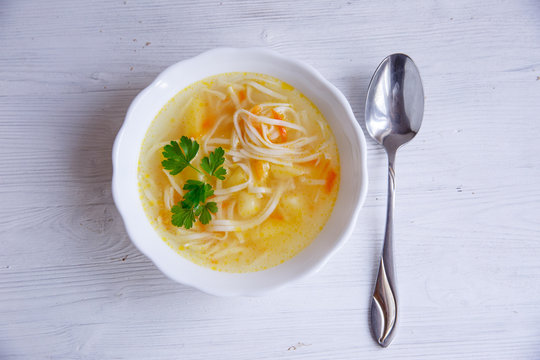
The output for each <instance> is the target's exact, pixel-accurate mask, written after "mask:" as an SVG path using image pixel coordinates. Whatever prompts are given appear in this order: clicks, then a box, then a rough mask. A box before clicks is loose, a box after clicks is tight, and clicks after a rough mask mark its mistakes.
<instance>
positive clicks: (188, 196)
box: [161, 136, 227, 229]
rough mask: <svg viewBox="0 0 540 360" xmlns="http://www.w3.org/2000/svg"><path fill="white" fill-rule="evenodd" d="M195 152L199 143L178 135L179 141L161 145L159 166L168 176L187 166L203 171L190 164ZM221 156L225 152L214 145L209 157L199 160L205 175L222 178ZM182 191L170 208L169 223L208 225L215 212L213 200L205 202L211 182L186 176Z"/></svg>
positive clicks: (222, 159)
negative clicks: (177, 200) (180, 197)
mask: <svg viewBox="0 0 540 360" xmlns="http://www.w3.org/2000/svg"><path fill="white" fill-rule="evenodd" d="M198 151H199V144H198V143H197V141H195V140H191V139H189V138H188V137H186V136H182V138H181V139H180V143H178V142H177V141H171V143H170V144H168V145H165V147H164V148H163V157H164V158H165V160H163V161H162V162H161V165H162V166H163V168H164V169H165V170H168V171H169V173H170V174H171V175H177V174H179V173H180V172H182V170H184V169H185V168H186V167H188V166H189V167H191V168H193V169H194V170H196V171H197V172H199V173H201V174H203V172H202V171H200V170H199V169H197V168H196V167H194V166H193V165H191V161H192V160H193V159H195V157H196V156H197V153H198ZM224 155H225V151H224V150H223V149H222V148H221V147H218V148H217V149H216V150H214V151H212V152H211V153H210V154H209V156H205V157H204V158H203V159H202V161H201V164H200V166H201V168H202V169H203V170H204V172H206V174H207V176H214V177H216V178H218V179H220V180H224V179H225V175H226V174H227V169H225V168H224V167H223V166H222V165H223V163H224V162H225V157H224ZM183 190H186V193H185V194H184V196H183V200H182V201H180V202H178V203H177V204H176V205H174V206H173V207H172V208H171V212H172V219H171V223H172V224H173V225H174V226H178V227H185V228H186V229H191V228H192V227H193V224H194V223H195V222H196V221H197V219H198V220H199V221H200V222H201V223H202V224H205V225H206V224H208V223H209V222H210V220H212V214H215V213H216V212H217V211H218V208H217V204H216V203H215V202H213V201H208V202H207V201H206V200H207V199H208V198H209V197H211V196H212V195H214V189H212V185H210V184H208V183H206V182H203V181H199V180H192V179H189V180H187V181H186V183H185V184H184V187H183Z"/></svg>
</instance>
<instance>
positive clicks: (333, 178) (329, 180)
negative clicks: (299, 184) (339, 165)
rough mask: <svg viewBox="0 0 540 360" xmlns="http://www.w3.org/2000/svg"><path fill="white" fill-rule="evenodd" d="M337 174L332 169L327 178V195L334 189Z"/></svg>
mask: <svg viewBox="0 0 540 360" xmlns="http://www.w3.org/2000/svg"><path fill="white" fill-rule="evenodd" d="M336 177H337V173H336V172H335V171H334V170H333V169H330V171H329V172H328V175H327V176H326V187H325V190H326V192H327V193H330V192H331V191H332V189H333V188H334V183H335V182H336Z"/></svg>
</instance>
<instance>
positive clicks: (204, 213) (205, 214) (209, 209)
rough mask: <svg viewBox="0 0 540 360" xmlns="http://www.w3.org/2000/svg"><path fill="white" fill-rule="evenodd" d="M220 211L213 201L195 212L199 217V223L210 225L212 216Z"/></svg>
mask: <svg viewBox="0 0 540 360" xmlns="http://www.w3.org/2000/svg"><path fill="white" fill-rule="evenodd" d="M217 211H218V208H217V204H216V203H215V202H213V201H209V202H207V203H206V204H204V205H200V206H199V207H198V208H197V210H196V211H195V215H196V216H198V217H199V221H200V222H201V223H203V224H205V225H206V224H208V223H209V222H210V220H212V215H211V214H210V213H213V214H215V213H216V212H217Z"/></svg>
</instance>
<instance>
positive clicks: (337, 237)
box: [112, 48, 367, 296]
mask: <svg viewBox="0 0 540 360" xmlns="http://www.w3.org/2000/svg"><path fill="white" fill-rule="evenodd" d="M234 71H239V72H256V73H262V74H268V75H271V76H274V77H276V78H278V79H281V80H283V81H285V82H287V83H289V84H291V85H292V86H294V87H296V88H297V89H298V90H300V91H301V92H302V93H303V94H304V95H305V96H307V97H308V98H309V99H310V100H311V101H312V102H313V103H314V104H315V105H316V106H317V107H318V108H319V110H320V111H321V112H322V114H323V115H324V117H325V118H326V120H327V121H328V123H329V124H330V126H331V128H332V131H333V133H334V135H335V138H336V140H337V144H338V148H339V156H340V162H341V182H340V185H339V194H338V198H337V201H336V204H335V207H334V210H333V212H332V215H331V216H330V219H329V220H328V223H327V224H326V226H325V227H324V229H323V230H322V232H321V233H320V234H319V236H318V237H317V238H316V239H315V240H314V241H313V243H311V245H309V246H308V247H307V248H306V249H304V250H303V251H302V252H301V253H299V254H298V255H297V256H295V257H294V258H292V259H290V260H288V261H286V262H284V263H283V264H280V265H278V266H275V267H273V268H270V269H267V270H263V271H258V272H252V273H243V274H232V273H226V272H218V271H214V270H211V269H208V268H204V267H201V266H199V265H196V264H194V263H192V262H191V261H189V260H187V259H185V258H184V257H182V256H180V255H179V254H178V253H176V252H175V251H174V250H173V249H171V248H170V247H169V246H168V245H167V244H165V242H164V241H163V240H162V239H160V237H159V236H158V234H157V233H156V231H155V230H154V229H153V227H152V226H151V225H150V223H149V221H148V219H147V217H146V214H145V212H144V210H143V207H142V203H141V201H140V199H139V190H138V185H137V166H138V159H139V152H140V150H141V144H142V142H143V138H144V136H145V134H146V130H147V129H148V127H149V126H150V123H151V122H152V120H153V119H154V117H155V116H156V114H157V113H158V112H159V111H160V109H161V108H162V107H163V106H164V105H165V104H166V103H167V102H168V101H169V100H170V99H171V98H172V97H173V96H174V95H176V94H177V93H178V92H179V91H180V90H182V89H184V88H185V87H186V86H188V85H190V84H192V83H194V82H196V81H198V80H201V79H203V78H205V77H208V76H211V75H216V74H220V73H225V72H234ZM366 165H367V160H366V144H365V138H364V135H363V133H362V130H361V128H360V126H359V125H358V123H357V122H356V119H355V117H354V115H353V112H352V110H351V107H350V105H349V103H348V102H347V100H346V99H345V97H344V96H343V94H342V93H341V92H340V91H339V90H338V89H337V88H336V87H334V86H333V85H332V84H330V83H329V82H328V81H327V80H325V79H324V78H323V77H322V76H321V74H319V73H318V72H317V71H316V70H315V69H313V68H312V67H311V66H309V65H306V64H304V63H302V62H299V61H296V60H293V59H290V58H288V57H285V56H282V55H280V54H277V53H275V52H273V51H270V50H267V49H261V48H248V49H233V48H220V49H214V50H210V51H207V52H205V53H203V54H201V55H199V56H196V57H194V58H192V59H188V60H185V61H181V62H179V63H177V64H175V65H172V66H171V67H169V68H168V69H166V70H165V71H163V72H162V73H161V74H160V75H159V76H158V77H157V78H156V79H155V80H154V82H153V83H152V84H150V85H149V86H148V87H147V88H146V89H144V90H143V91H141V93H140V94H139V95H138V96H137V97H136V98H135V100H133V102H132V103H131V106H130V107H129V110H128V112H127V115H126V119H125V121H124V124H123V126H122V128H121V129H120V131H119V132H118V135H117V137H116V141H115V143H114V148H113V180H112V190H113V197H114V201H115V203H116V206H117V207H118V210H119V211H120V214H121V215H122V218H123V220H124V223H125V226H126V229H127V232H128V234H129V236H130V238H131V240H132V241H133V243H134V244H135V245H136V246H137V247H138V248H139V250H140V251H141V252H143V253H144V254H146V256H148V257H149V258H150V259H151V260H152V261H153V262H154V264H156V266H157V267H158V268H159V269H160V270H161V271H163V273H164V274H165V275H167V276H169V277H170V278H171V279H173V280H175V281H178V282H180V283H183V284H186V285H190V286H193V287H195V288H198V289H200V290H202V291H204V292H207V293H210V294H214V295H219V296H238V295H261V294H263V293H266V292H268V291H269V290H273V289H276V288H279V287H281V286H283V285H285V284H287V283H290V282H292V281H294V280H297V279H299V278H301V277H303V276H305V275H308V274H311V273H314V272H316V271H317V270H319V269H320V268H321V267H322V266H323V265H324V264H325V263H326V262H327V261H328V259H329V258H330V257H331V256H332V254H333V253H335V252H336V251H337V250H338V249H339V248H340V247H341V246H342V245H343V244H344V243H345V241H346V240H347V239H348V238H349V236H350V234H351V232H352V230H353V228H354V225H355V222H356V218H357V216H358V212H359V211H360V208H361V206H362V204H363V202H364V198H365V195H366V191H367V166H366Z"/></svg>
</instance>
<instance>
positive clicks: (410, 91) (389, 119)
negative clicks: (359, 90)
mask: <svg viewBox="0 0 540 360" xmlns="http://www.w3.org/2000/svg"><path fill="white" fill-rule="evenodd" d="M423 114H424V90H423V87H422V79H421V78H420V73H419V71H418V68H417V67H416V65H415V64H414V62H413V61H412V59H411V58H410V57H408V56H407V55H405V54H393V55H390V56H388V57H386V58H385V59H384V60H383V61H382V62H381V64H380V65H379V67H378V68H377V70H375V74H374V75H373V78H372V79H371V83H370V85H369V90H368V95H367V99H366V127H367V130H368V132H369V134H370V135H371V137H372V138H373V139H375V140H376V141H377V142H378V143H379V144H381V145H383V146H384V147H385V148H389V149H394V150H397V149H398V148H399V147H400V146H402V145H404V144H405V143H407V142H409V141H410V140H411V139H412V138H414V137H415V136H416V134H417V133H418V130H420V125H421V124H422V117H423Z"/></svg>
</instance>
